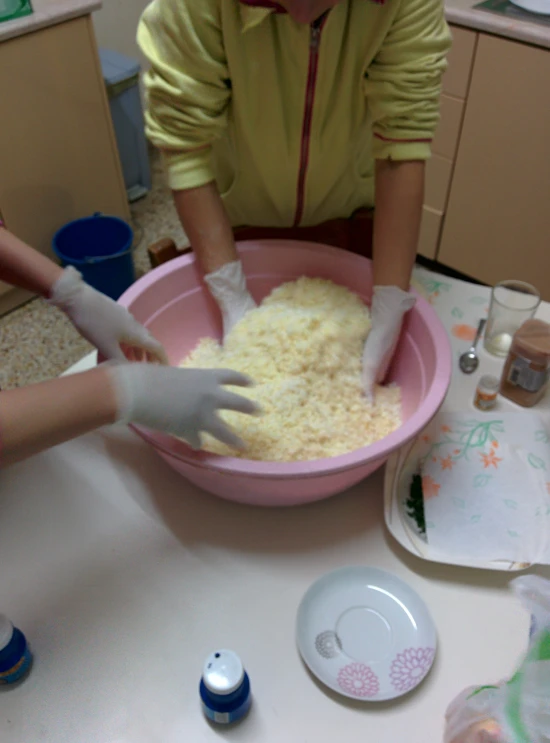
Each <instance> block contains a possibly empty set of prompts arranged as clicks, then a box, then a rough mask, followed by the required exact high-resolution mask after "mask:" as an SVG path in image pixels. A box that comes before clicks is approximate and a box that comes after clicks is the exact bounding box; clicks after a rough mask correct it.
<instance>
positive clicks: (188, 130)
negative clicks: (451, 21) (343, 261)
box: [138, 0, 450, 227]
mask: <svg viewBox="0 0 550 743" xmlns="http://www.w3.org/2000/svg"><path fill="white" fill-rule="evenodd" d="M261 5H268V6H271V7H259V6H261ZM274 5H275V4H274V3H270V2H264V3H262V2H257V1H256V0H246V1H245V0H241V1H239V0H153V2H152V3H151V4H150V5H149V6H148V7H147V9H146V10H145V12H144V14H143V16H142V18H141V21H140V24H139V28H138V43H139V45H140V47H141V49H142V51H143V52H144V54H145V55H146V56H147V58H148V59H149V61H150V63H151V69H150V70H149V71H148V72H147V73H146V75H145V86H146V92H147V109H146V130H147V135H148V137H149V138H150V140H151V141H152V142H153V143H154V144H155V145H156V146H157V147H159V148H160V149H161V150H162V151H163V153H164V159H165V164H166V167H167V170H168V174H169V183H170V186H171V188H173V189H177V190H179V189H188V188H194V187H198V186H201V185H204V184H206V183H209V182H212V181H213V180H216V181H217V184H218V188H219V190H220V193H221V195H222V197H223V199H224V202H225V205H226V208H227V210H228V213H229V218H230V220H231V223H232V224H233V225H234V226H238V225H250V226H262V227H287V226H291V225H298V224H300V225H305V226H307V225H314V224H319V223H321V222H324V221H326V220H329V219H333V218H338V217H348V216H350V215H351V214H352V213H353V212H354V211H355V210H356V209H358V208H360V207H365V206H367V207H368V206H373V205H374V177H373V172H374V162H373V161H374V159H376V158H381V159H386V158H391V159H393V160H425V159H427V158H428V157H429V156H430V142H431V139H432V137H433V135H434V131H435V128H436V125H437V122H438V119H439V95H440V88H441V77H442V74H443V72H444V70H445V68H446V53H447V51H448V49H449V47H450V32H449V28H448V26H447V24H446V22H445V18H444V9H443V2H442V0H382V1H380V0H379V1H378V2H374V0H344V2H341V3H340V4H338V5H336V6H335V7H334V8H332V10H331V11H330V12H329V13H328V14H327V15H326V16H325V17H324V18H323V19H322V20H321V22H319V23H316V24H312V26H308V25H303V24H298V23H296V22H294V21H293V20H292V19H291V17H290V16H289V15H288V14H286V13H284V12H280V10H281V9H277V8H276V7H273V6H274Z"/></svg>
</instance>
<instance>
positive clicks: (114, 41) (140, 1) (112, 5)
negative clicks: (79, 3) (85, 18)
mask: <svg viewBox="0 0 550 743" xmlns="http://www.w3.org/2000/svg"><path fill="white" fill-rule="evenodd" d="M148 4H149V0H103V7H102V8H101V10H98V11H97V12H96V13H94V14H93V19H94V26H95V32H96V36H97V42H98V44H99V46H100V47H105V48H107V49H114V50H115V51H116V52H120V53H121V54H127V55H128V56H130V57H135V58H138V59H139V60H140V62H141V64H142V65H143V66H145V64H146V62H145V59H144V58H143V56H142V55H141V52H140V51H139V49H138V46H137V44H136V29H137V25H138V21H139V17H140V16H141V14H142V13H143V11H144V10H145V8H146V7H147V5H148Z"/></svg>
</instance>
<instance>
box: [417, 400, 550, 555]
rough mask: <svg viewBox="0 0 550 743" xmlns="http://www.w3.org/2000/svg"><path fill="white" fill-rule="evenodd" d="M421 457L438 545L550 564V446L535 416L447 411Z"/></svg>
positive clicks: (423, 443)
mask: <svg viewBox="0 0 550 743" xmlns="http://www.w3.org/2000/svg"><path fill="white" fill-rule="evenodd" d="M416 456H418V457H419V461H420V472H421V475H422V492H423V498H424V514H425V521H426V536H427V540H428V543H429V544H430V547H431V548H433V549H434V550H437V551H440V552H444V553H446V554H450V553H452V554H453V556H454V557H468V558H470V559H479V560H484V561H486V560H511V561H513V562H527V563H531V562H547V563H550V546H549V542H550V540H549V534H550V494H549V493H550V447H549V437H548V434H547V432H546V430H545V428H544V425H543V424H542V421H541V419H540V418H539V417H538V416H537V415H536V414H535V413H533V412H500V413H496V414H488V413H477V414H470V413H442V414H440V415H439V416H437V418H436V419H435V420H434V421H433V423H432V424H431V425H430V426H429V427H428V429H427V430H426V431H425V432H424V433H423V435H422V436H421V438H420V441H419V445H418V447H417V452H416Z"/></svg>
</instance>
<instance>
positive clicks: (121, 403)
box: [106, 363, 258, 449]
mask: <svg viewBox="0 0 550 743" xmlns="http://www.w3.org/2000/svg"><path fill="white" fill-rule="evenodd" d="M106 368H107V370H108V373H109V374H110V376H111V379H112V380H113V384H114V390H115V397H116V400H117V405H118V422H120V423H126V424H128V423H138V424H141V425H142V426H147V427H148V428H153V429H155V430H157V431H162V432H163V433H170V434H172V435H174V436H179V437H181V438H183V439H185V440H186V441H187V442H188V444H189V445H190V446H192V447H193V448H194V449H200V448H201V432H203V431H204V432H206V433H209V434H210V435H212V436H214V437H215V438H216V439H218V440H219V441H222V442H223V443H224V444H227V445H228V446H232V447H235V448H237V449H243V448H244V444H243V442H242V441H241V439H240V438H239V437H238V436H236V435H235V434H234V433H233V432H232V431H231V430H230V428H229V427H228V426H227V425H226V424H225V423H224V422H223V421H222V419H221V418H220V417H219V416H218V414H217V413H218V410H236V411H238V412H240V413H247V414H249V415H252V414H254V413H257V412H258V407H257V405H256V404H255V403H254V402H252V400H248V399H247V398H246V397H242V396H241V395H236V394H235V393H234V392H230V391H229V390H226V389H223V387H222V385H226V384H229V385H237V386H239V387H248V386H250V385H251V384H252V382H251V381H250V379H249V378H248V377H245V376H244V375H243V374H239V373H238V372H235V371H231V370H228V369H177V368H174V367H168V366H158V365H156V364H139V363H138V364H131V363H122V364H107V365H106Z"/></svg>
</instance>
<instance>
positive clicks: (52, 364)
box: [0, 158, 184, 389]
mask: <svg viewBox="0 0 550 743" xmlns="http://www.w3.org/2000/svg"><path fill="white" fill-rule="evenodd" d="M132 219H133V227H134V230H135V235H136V248H135V254H134V260H135V266H136V273H137V275H138V276H141V275H142V274H143V273H145V272H146V271H148V270H149V268H150V265H149V259H148V257H147V247H148V245H150V244H151V243H153V242H155V241H156V240H158V239H159V238H161V237H164V236H169V237H172V238H174V239H175V240H176V242H177V243H178V244H181V243H182V242H183V240H184V235H183V232H182V230H181V227H180V225H179V221H178V218H177V215H176V212H175V209H174V207H173V204H172V197H171V194H170V191H169V190H168V188H167V187H166V186H165V184H164V178H163V175H162V171H161V167H160V163H159V161H158V159H156V158H155V160H154V162H153V189H152V191H151V192H150V193H149V194H148V195H147V196H146V197H145V198H144V199H142V200H140V201H138V202H136V203H135V204H133V205H132ZM90 350H91V346H89V344H88V343H87V342H86V341H85V340H83V339H82V338H81V337H80V336H79V335H78V333H77V332H76V330H75V329H74V328H73V326H72V325H71V323H70V322H69V321H68V320H67V318H66V317H65V316H64V315H63V313H62V312H59V310H57V309H55V308H54V307H50V306H49V305H48V304H47V303H46V302H45V301H44V300H43V299H35V300H33V301H32V302H29V303H28V304H26V305H24V306H23V307H20V308H19V309H17V310H14V311H13V312H11V313H10V314H8V315H5V316H4V317H2V318H0V388H3V389H6V388H9V387H19V386H22V385H25V384H30V383H32V382H39V381H42V380H44V379H50V378H51V377H55V376H57V375H58V374H60V373H61V372H63V371H65V369H67V368H68V367H69V366H71V365H72V364H74V363H75V362H76V361H78V360H79V359H81V358H82V356H84V355H85V354H86V353H88V351H90Z"/></svg>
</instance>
